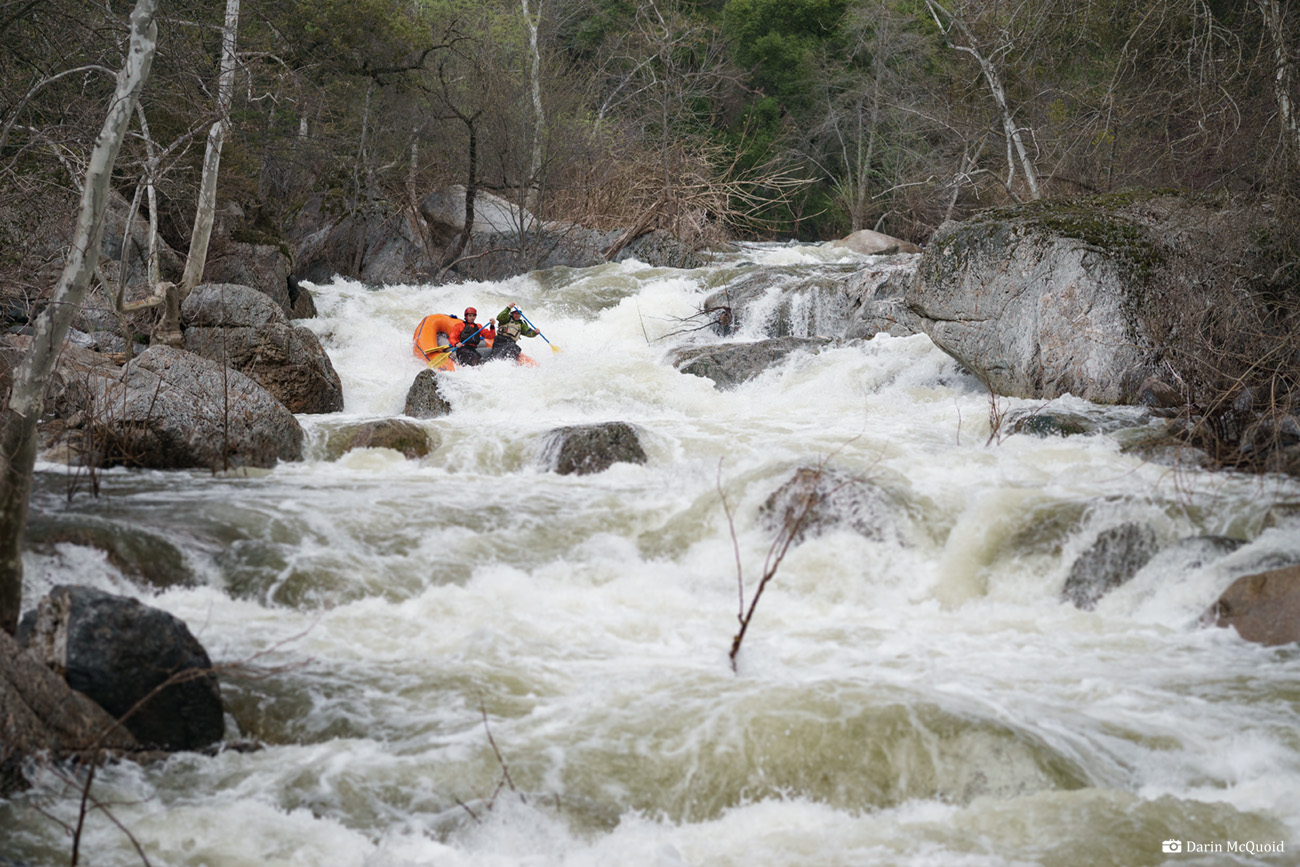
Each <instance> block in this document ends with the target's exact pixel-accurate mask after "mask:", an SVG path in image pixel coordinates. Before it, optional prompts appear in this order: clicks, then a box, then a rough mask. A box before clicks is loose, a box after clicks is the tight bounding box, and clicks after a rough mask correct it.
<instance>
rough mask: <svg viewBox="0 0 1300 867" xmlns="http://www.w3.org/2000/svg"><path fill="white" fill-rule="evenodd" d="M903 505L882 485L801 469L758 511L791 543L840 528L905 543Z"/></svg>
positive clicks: (817, 469)
mask: <svg viewBox="0 0 1300 867" xmlns="http://www.w3.org/2000/svg"><path fill="white" fill-rule="evenodd" d="M903 509H904V506H903V505H902V504H901V503H899V502H898V501H897V500H896V499H895V497H894V496H893V495H892V494H891V493H889V492H888V491H886V490H885V489H883V488H881V487H880V486H879V485H877V484H875V483H874V482H871V481H869V480H867V479H863V478H859V477H857V476H851V475H849V474H847V473H844V472H841V471H839V470H833V469H826V468H820V467H802V468H800V469H798V470H795V473H794V475H793V476H792V477H791V478H790V480H789V481H787V482H786V483H785V484H783V485H782V486H781V487H780V488H777V489H776V491H774V492H773V493H772V495H771V496H770V497H768V498H767V500H766V501H765V502H764V503H763V505H762V507H761V508H760V509H759V517H760V519H761V520H762V521H763V522H764V523H765V524H766V526H767V527H768V529H770V530H772V531H773V532H776V533H780V532H783V531H792V532H793V536H792V541H793V542H794V544H796V545H797V544H799V543H800V542H803V541H804V540H805V539H807V538H813V537H816V536H820V535H821V534H823V533H826V532H829V531H831V530H835V529H839V528H841V527H843V528H847V529H850V530H852V531H853V532H855V533H857V534H858V535H860V536H863V537H865V538H867V539H873V540H878V541H881V540H883V541H892V542H897V543H902V542H904V535H903V532H902V529H901V527H900V525H899V515H900V513H901V512H902V511H903Z"/></svg>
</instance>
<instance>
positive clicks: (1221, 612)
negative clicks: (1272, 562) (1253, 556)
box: [1202, 565, 1300, 645]
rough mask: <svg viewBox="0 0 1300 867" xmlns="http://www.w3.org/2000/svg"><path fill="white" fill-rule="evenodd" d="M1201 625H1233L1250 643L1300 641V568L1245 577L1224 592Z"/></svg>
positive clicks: (1289, 568)
mask: <svg viewBox="0 0 1300 867" xmlns="http://www.w3.org/2000/svg"><path fill="white" fill-rule="evenodd" d="M1202 622H1203V623H1205V624H1207V625H1208V624H1212V625H1214V626H1224V627H1227V626H1231V627H1233V628H1234V629H1236V630H1237V633H1238V634H1239V635H1241V637H1242V638H1244V639H1246V640H1247V641H1254V642H1256V643H1258V644H1266V645H1281V644H1292V643H1294V642H1297V641H1300V565H1297V566H1287V567H1285V568H1282V569H1272V570H1269V571H1267V572H1259V573H1256V574H1254V575H1243V576H1242V577H1240V578H1238V579H1237V580H1236V581H1233V582H1232V584H1231V585H1230V586H1229V587H1228V589H1227V590H1225V591H1223V595H1222V596H1220V597H1219V599H1218V601H1217V602H1215V603H1214V604H1213V605H1212V606H1210V609H1209V610H1208V611H1206V612H1205V614H1204V615H1203V617H1202Z"/></svg>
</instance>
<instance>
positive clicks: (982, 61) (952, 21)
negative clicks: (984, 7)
mask: <svg viewBox="0 0 1300 867" xmlns="http://www.w3.org/2000/svg"><path fill="white" fill-rule="evenodd" d="M925 2H926V5H927V6H929V7H930V14H931V15H932V16H934V23H935V24H937V25H938V26H939V29H940V30H941V31H943V34H944V36H945V37H946V38H947V39H948V44H949V45H951V46H952V48H953V50H954V51H960V52H963V53H965V54H969V55H970V56H971V57H973V58H975V62H976V63H978V64H979V67H980V74H982V75H983V76H984V83H985V84H987V85H988V86H989V93H991V94H992V95H993V101H994V102H995V103H997V106H998V113H999V114H1000V115H1001V116H1002V131H1003V133H1004V134H1005V135H1006V137H1007V169H1008V174H1007V191H1008V192H1012V190H1011V181H1012V179H1013V178H1014V177H1015V171H1016V168H1015V165H1016V164H1015V160H1014V158H1013V157H1012V155H1011V151H1012V148H1013V147H1014V149H1015V152H1016V155H1017V156H1018V157H1019V158H1020V167H1021V169H1022V170H1023V171H1024V173H1025V183H1026V184H1028V185H1029V195H1030V198H1033V199H1041V198H1042V197H1043V194H1042V193H1041V192H1039V189H1038V172H1037V171H1036V170H1035V169H1034V161H1033V160H1032V159H1031V158H1030V156H1029V150H1028V149H1027V148H1026V147H1025V140H1024V138H1023V137H1022V136H1021V135H1020V128H1019V127H1018V126H1016V119H1015V116H1014V115H1013V114H1012V111H1011V106H1010V105H1008V103H1007V91H1006V88H1005V87H1003V86H1002V77H1001V76H1000V75H998V69H997V67H996V66H995V65H994V64H993V61H992V60H991V59H989V58H988V57H987V56H986V55H985V54H983V53H982V52H981V51H980V50H979V49H978V48H977V47H976V40H975V35H974V34H973V33H971V32H970V30H969V29H968V28H967V27H966V22H964V21H962V20H961V18H959V17H958V16H956V15H954V14H953V13H951V12H949V11H948V10H947V9H944V8H943V7H942V6H940V5H939V4H938V3H936V2H935V0H925ZM940 12H942V13H943V14H944V15H946V16H948V21H949V24H948V26H947V27H944V26H943V22H942V21H940V20H939V13H940ZM954 27H956V28H957V29H958V30H960V31H961V34H962V36H963V37H964V38H965V40H966V43H967V44H966V45H958V44H957V43H955V42H953V41H952V37H951V35H950V34H951V31H952V28H954ZM1013 195H1014V193H1013Z"/></svg>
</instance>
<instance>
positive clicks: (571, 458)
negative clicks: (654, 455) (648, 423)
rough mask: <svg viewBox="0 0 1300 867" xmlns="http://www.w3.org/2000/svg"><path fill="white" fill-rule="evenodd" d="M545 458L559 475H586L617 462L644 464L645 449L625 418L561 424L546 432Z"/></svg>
mask: <svg viewBox="0 0 1300 867" xmlns="http://www.w3.org/2000/svg"><path fill="white" fill-rule="evenodd" d="M545 456H546V458H545V459H546V462H547V464H548V465H549V466H550V468H551V469H553V470H554V471H555V472H557V473H559V474H560V475H562V476H567V475H570V474H572V475H578V476H585V475H589V474H591V473H599V472H603V471H605V470H607V469H609V468H610V467H611V466H613V465H614V464H616V463H620V462H621V463H628V464H644V463H645V462H646V460H647V458H646V453H645V449H643V448H642V447H641V440H640V438H639V437H638V436H637V432H636V428H634V427H633V426H632V425H630V424H627V423H626V422H621V421H613V422H606V423H604V424H584V425H573V426H571V427H562V428H559V429H557V430H553V431H551V432H550V434H548V442H547V445H546V449H545Z"/></svg>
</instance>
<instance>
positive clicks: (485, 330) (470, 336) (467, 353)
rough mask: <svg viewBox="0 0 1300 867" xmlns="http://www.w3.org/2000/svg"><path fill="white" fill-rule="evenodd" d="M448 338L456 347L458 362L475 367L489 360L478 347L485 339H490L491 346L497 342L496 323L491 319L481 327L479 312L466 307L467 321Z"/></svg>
mask: <svg viewBox="0 0 1300 867" xmlns="http://www.w3.org/2000/svg"><path fill="white" fill-rule="evenodd" d="M448 336H449V337H450V338H451V345H452V346H453V347H455V355H456V360H457V361H459V362H460V363H461V364H468V365H469V366H470V367H473V366H474V365H476V364H482V363H483V362H484V361H486V360H487V359H485V358H484V357H483V356H482V355H480V354H479V351H478V347H479V344H480V343H482V342H483V339H484V338H485V337H486V338H488V342H489V345H490V344H491V342H492V341H493V340H495V338H496V323H495V322H493V321H492V320H491V319H489V320H488V324H487V325H479V324H478V311H477V310H475V309H474V308H473V307H466V308H465V319H464V321H462V322H461V324H460V329H459V330H457V331H456V332H455V333H454V334H449V335H448Z"/></svg>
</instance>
